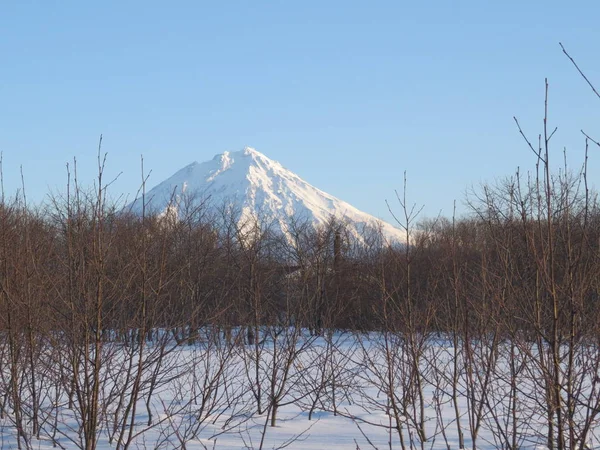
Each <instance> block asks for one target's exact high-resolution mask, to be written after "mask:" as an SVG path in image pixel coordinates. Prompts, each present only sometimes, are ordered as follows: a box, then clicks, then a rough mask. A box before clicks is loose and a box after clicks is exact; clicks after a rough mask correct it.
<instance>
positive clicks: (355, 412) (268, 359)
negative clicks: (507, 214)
mask: <svg viewBox="0 0 600 450" xmlns="http://www.w3.org/2000/svg"><path fill="white" fill-rule="evenodd" d="M165 348H166V347H165ZM420 348H421V350H422V353H421V356H420V359H419V376H418V377H416V376H415V372H414V371H413V370H412V369H413V368H414V367H415V366H414V364H413V363H412V360H411V359H410V358H409V357H408V356H407V355H409V352H408V351H409V350H410V347H409V346H408V344H407V341H406V340H403V339H397V338H396V337H393V338H392V337H388V339H385V337H384V336H382V335H376V334H372V335H360V336H355V335H352V334H347V335H345V334H336V335H334V336H331V337H330V339H329V340H327V339H325V338H323V337H318V338H315V337H311V336H310V335H309V333H307V332H306V331H302V332H301V333H296V332H295V331H293V330H288V329H286V330H280V334H278V335H277V337H276V338H273V339H271V340H269V339H268V338H267V339H264V341H261V343H260V345H258V346H253V345H250V346H248V345H225V344H224V343H223V342H211V341H208V340H207V341H204V342H197V343H195V344H194V345H186V346H182V347H180V348H175V349H172V348H169V352H162V353H161V352H160V351H159V348H158V347H154V346H152V345H150V344H148V346H147V347H146V349H145V352H144V353H143V354H142V361H143V362H146V363H147V364H146V365H145V366H143V371H142V372H140V373H141V374H142V376H143V381H142V383H141V384H140V390H139V396H138V398H139V400H138V401H137V402H136V403H135V408H136V409H135V412H133V411H131V410H130V411H129V412H127V410H126V404H127V401H126V400H127V398H129V396H130V395H131V392H132V388H131V386H132V384H131V383H132V380H133V379H134V377H132V376H131V375H132V374H135V373H136V372H135V370H134V369H135V367H137V361H139V353H136V352H135V351H133V353H131V354H132V355H133V356H132V357H129V356H128V351H132V350H127V349H124V348H123V347H121V346H117V345H116V344H114V345H108V344H107V345H105V349H104V350H103V351H104V352H105V353H104V356H106V358H105V360H104V361H105V362H104V367H103V371H102V376H101V399H100V403H101V404H102V408H101V414H100V420H99V423H98V436H99V445H98V449H99V450H102V449H109V448H110V449H112V448H127V447H126V446H125V445H124V444H125V442H126V441H127V440H129V441H130V445H129V447H128V448H132V449H133V448H135V449H138V448H140V449H159V448H160V449H173V448H182V449H205V448H208V449H213V448H214V449H244V448H248V449H258V448H264V449H276V448H290V449H324V448H327V449H330V450H334V449H370V448H378V449H384V448H402V442H401V440H400V436H402V439H403V444H404V446H405V447H406V448H433V449H435V448H453V449H456V448H459V437H458V435H459V428H460V429H461V430H462V432H463V434H464V440H465V446H466V447H467V448H472V440H471V436H472V433H473V431H474V430H476V431H477V433H478V434H477V441H476V446H477V448H479V449H494V448H508V445H507V442H514V443H516V444H517V448H523V449H525V448H545V447H544V446H543V443H544V438H545V430H546V423H545V422H544V415H543V407H541V406H540V405H543V402H542V401H541V395H542V394H541V393H540V386H541V384H540V382H539V380H540V374H539V373H538V372H536V371H537V369H536V368H535V367H533V363H532V361H533V360H532V361H529V362H530V364H527V363H528V358H533V356H534V352H533V351H532V350H531V349H530V350H529V351H528V352H526V351H523V349H522V348H521V349H520V351H519V352H518V353H517V352H516V350H515V349H514V348H512V349H511V351H512V352H513V353H512V355H513V359H512V369H511V360H510V359H509V358H508V357H509V355H510V353H509V349H508V348H507V347H506V346H499V347H498V350H497V351H496V352H495V353H494V354H492V353H487V351H486V346H485V345H481V346H480V347H474V349H475V350H477V351H478V352H477V353H476V356H477V357H478V358H479V360H478V361H480V363H481V364H480V365H479V366H475V367H476V369H477V370H475V371H472V370H470V369H469V368H470V367H471V368H472V367H473V366H468V365H466V364H465V360H464V355H463V353H462V352H461V351H456V352H455V349H454V347H453V346H452V345H451V343H450V341H448V340H444V339H438V340H434V339H433V338H430V339H428V340H426V341H424V344H423V345H422V347H420ZM515 355H517V356H516V357H515ZM488 356H490V358H488ZM491 356H493V357H491ZM455 357H456V358H455ZM53 358H57V356H56V355H54V356H53ZM58 358H59V359H58V360H56V359H52V360H50V359H49V360H48V367H50V365H51V364H54V365H56V364H57V363H60V361H61V360H60V357H58ZM131 361H134V364H132V365H131V364H129V363H130V362H131ZM455 362H456V363H457V364H455ZM488 363H489V364H493V367H491V370H489V371H487V370H486V367H487V366H486V364H488ZM515 363H521V365H520V366H518V367H517V366H515ZM582 364H585V363H582ZM5 367H6V366H5ZM48 367H46V369H47V368H48ZM132 368H133V369H132ZM55 373H56V371H49V370H42V369H41V368H40V376H39V377H37V383H39V386H38V388H39V389H38V392H40V393H41V397H42V398H41V407H40V414H39V417H38V422H39V423H40V427H41V430H40V433H39V434H40V437H39V439H38V438H36V437H35V436H31V433H32V418H31V414H29V416H28V413H27V411H29V410H30V408H29V409H28V407H27V405H25V406H23V408H22V409H23V411H24V414H25V416H26V417H24V419H23V422H24V427H25V435H26V438H21V439H17V429H16V427H15V416H14V411H11V410H10V408H8V409H7V414H6V415H5V416H4V418H2V419H0V447H1V448H2V449H17V448H19V444H20V445H21V447H20V448H32V449H51V448H66V449H70V448H83V443H82V439H83V437H82V436H83V433H82V427H83V425H82V421H81V417H82V413H81V408H80V407H79V406H78V402H77V399H75V401H74V403H73V404H71V405H69V402H68V395H67V393H66V392H67V391H66V389H65V387H64V386H62V387H61V385H60V383H58V382H56V381H53V380H56V379H57V378H56V377H55V376H54V375H53V374H55ZM511 374H512V378H511ZM586 376H587V375H586ZM596 376H597V375H596ZM26 378H27V377H25V376H24V377H23V379H22V380H21V382H22V386H23V388H22V392H23V401H24V403H25V404H27V402H29V401H30V399H29V397H28V396H27V393H28V392H30V391H31V389H29V388H28V387H27V379H26ZM455 379H456V384H455V383H454V381H455ZM511 379H512V380H513V381H516V388H517V389H516V390H514V388H515V383H513V384H511V383H510V380H511ZM8 380H10V377H9V376H8V374H7V373H6V371H4V374H3V378H2V383H7V382H8ZM151 381H154V383H151ZM594 383H595V382H594ZM594 383H591V382H589V380H588V381H586V378H585V377H583V378H582V382H581V392H582V394H581V401H579V400H578V401H579V403H580V404H579V406H578V408H577V410H576V411H574V419H575V420H577V421H579V422H581V424H582V427H583V424H584V422H585V419H586V414H588V415H589V414H590V411H591V410H593V407H588V406H586V405H584V404H583V403H584V401H585V402H587V403H588V404H590V405H593V404H594V401H595V399H597V397H598V393H597V392H596V390H595V384H594ZM419 384H420V386H421V389H417V386H419ZM2 386H4V387H5V386H6V384H3V385H2ZM454 386H455V388H454ZM511 387H512V388H513V390H512V391H511ZM1 393H2V392H1V391H0V394H1ZM390 393H392V394H393V395H391V394H390ZM420 393H422V397H421V396H420ZM388 394H390V395H388ZM454 397H456V403H455V402H453V398H454ZM272 398H277V403H278V404H279V408H278V411H277V420H276V422H275V426H271V425H272V424H271V411H272V402H270V400H271V399H272ZM259 401H260V408H261V411H260V412H259V411H258V409H259ZM394 402H395V403H396V405H395V406H396V408H397V409H396V411H400V414H397V415H395V414H394V408H393V407H394ZM9 403H10V401H9ZM421 405H422V406H423V409H421ZM457 413H458V418H459V419H458V420H457ZM150 415H151V416H152V417H150ZM132 416H133V417H134V420H133V423H132V422H131V420H129V419H128V418H131V417H132ZM396 419H398V422H396ZM478 421H479V422H478ZM397 423H398V424H399V425H400V429H401V432H402V434H401V435H400V433H399V431H398V428H397V427H396V424H397ZM585 423H590V424H592V429H591V431H590V433H589V435H588V436H587V443H588V448H598V446H599V445H600V441H599V440H598V438H597V433H598V432H600V429H599V428H598V423H597V420H595V419H594V420H588V421H587V422H585ZM420 425H422V428H421V427H420ZM459 425H460V426H459ZM421 430H422V431H423V432H424V435H420V434H419V433H420V431H421ZM511 432H516V434H515V436H514V439H513V436H512V435H511ZM423 438H424V439H423Z"/></svg>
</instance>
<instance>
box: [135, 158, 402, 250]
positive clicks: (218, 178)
mask: <svg viewBox="0 0 600 450" xmlns="http://www.w3.org/2000/svg"><path fill="white" fill-rule="evenodd" d="M188 198H192V199H193V198H196V200H197V201H202V200H205V199H208V201H209V204H210V205H211V206H212V207H215V208H219V207H222V206H223V205H227V204H234V205H235V207H236V208H238V209H239V213H240V217H241V220H244V219H245V218H249V217H253V218H260V220H263V221H264V220H267V221H269V222H270V225H272V226H275V227H276V228H277V229H279V230H280V231H282V232H283V233H286V231H287V230H288V227H289V224H290V219H291V218H292V217H293V218H294V219H295V220H298V221H309V222H311V223H312V224H313V225H319V224H325V223H327V222H328V221H329V220H330V219H331V217H332V216H333V217H335V218H337V219H339V220H343V221H344V222H345V223H347V224H348V225H349V228H350V229H351V231H352V232H353V234H355V235H356V236H358V235H359V234H360V232H361V231H362V230H363V229H364V227H381V230H382V234H383V236H384V237H385V238H386V239H387V240H388V241H391V242H396V243H397V242H403V241H404V238H403V233H402V232H401V231H400V230H399V229H397V228H395V227H393V226H392V225H390V224H388V223H385V222H382V221H380V220H378V219H377V218H375V217H373V216H371V215H369V214H367V213H364V212H362V211H359V210H358V209H356V208H355V207H353V206H352V205H350V204H349V203H346V202H344V201H342V200H339V199H337V198H335V197H333V196H332V195H329V194H327V193H326V192H323V191H321V190H320V189H317V188H316V187H314V186H312V185H310V184H309V183H307V182H306V181H304V180H302V179H301V178H300V177H299V176H298V175H296V174H294V173H293V172H291V171H289V170H287V169H286V168H284V167H283V166H282V165H281V164H279V163H278V162H276V161H273V160H271V159H269V158H267V157H266V156H265V155H263V154H262V153H260V152H258V151H256V150H255V149H253V148H250V147H246V148H244V149H243V150H241V151H238V152H224V153H222V154H220V155H216V156H215V157H214V158H213V159H212V160H210V161H207V162H204V163H197V162H194V163H192V164H190V165H188V166H186V167H184V168H183V169H181V170H179V171H178V172H176V173H175V174H174V175H173V176H172V177H170V178H168V179H167V180H165V181H163V182H162V183H160V184H159V185H157V186H156V187H154V188H153V189H151V190H150V191H149V192H148V193H147V194H146V209H147V211H149V212H154V213H163V214H164V213H165V212H166V213H171V212H174V211H177V210H181V209H183V208H184V203H186V202H187V200H186V199H188ZM141 205H142V202H141V200H140V199H137V200H136V201H135V202H134V203H133V204H132V205H131V208H132V211H133V212H134V213H137V214H140V213H141Z"/></svg>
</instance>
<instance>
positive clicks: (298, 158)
mask: <svg viewBox="0 0 600 450" xmlns="http://www.w3.org/2000/svg"><path fill="white" fill-rule="evenodd" d="M599 17H600V2H597V1H587V2H566V1H544V2H538V1H521V0H520V1H485V0H477V1H475V0H473V1H441V0H440V1H430V2H403V1H373V2H366V1H349V0H344V1H310V0H303V1H264V2H250V1H223V2H204V1H177V2H164V1H161V2H158V1H150V0H146V1H143V2H141V1H140V2H137V1H112V0H106V1H103V2H86V1H46V0H44V1H27V0H6V1H2V2H1V3H0V151H2V152H3V155H4V177H5V188H6V190H7V191H9V192H12V191H14V190H15V189H17V188H18V187H19V185H20V176H19V167H20V165H23V168H24V173H25V180H26V188H27V192H28V196H29V198H30V199H31V200H35V201H41V200H43V199H44V197H45V196H46V195H47V193H48V192H49V190H51V191H54V192H57V191H60V190H61V189H63V187H64V185H65V184H66V174H65V164H66V163H67V162H68V161H69V160H71V159H72V158H73V157H76V158H77V160H78V162H79V177H80V179H81V180H84V181H86V182H91V181H92V180H93V176H94V167H95V166H94V164H95V157H96V147H97V141H98V137H99V135H100V134H101V133H102V134H103V135H104V147H103V148H104V150H105V151H106V152H108V175H109V176H111V175H116V174H117V173H119V172H121V171H122V172H123V174H122V175H121V176H120V178H119V179H118V180H117V182H116V183H115V184H114V185H113V189H112V193H113V196H115V197H116V196H117V195H118V194H120V193H124V194H125V195H127V194H129V196H130V197H129V198H131V196H132V195H134V194H135V192H136V190H137V187H138V185H139V180H140V171H139V165H140V163H139V159H140V155H141V154H143V155H144V158H145V165H146V168H147V169H152V175H151V179H150V184H151V185H154V184H156V183H158V182H160V181H162V180H163V179H165V178H167V177H168V176H170V175H171V174H172V173H173V172H175V171H176V170H178V169H179V168H181V167H183V166H185V165H186V164H188V163H190V162H192V161H195V160H196V161H200V162H201V161H204V160H208V159H210V158H211V157H212V156H213V155H214V154H216V153H221V152H223V151H225V150H239V149H241V148H242V147H244V146H252V147H255V148H257V149H258V150H259V151H261V152H263V153H265V154H266V155H267V156H269V157H270V158H272V159H275V160H278V161H280V162H281V163H282V164H283V165H284V166H285V167H287V168H289V169H291V170H292V171H294V172H296V173H298V174H299V175H300V176H301V177H303V178H305V179H306V180H307V181H309V182H310V183H312V184H314V185H315V186H317V187H319V188H321V189H323V190H325V191H327V192H329V193H331V194H333V195H336V196H338V197H340V198H342V199H344V200H346V201H348V202H350V203H352V204H354V205H355V206H356V207H358V208H360V209H362V210H365V211H366V212H369V213H371V214H374V215H377V216H380V217H382V218H384V219H389V217H390V216H389V214H388V213H387V208H386V206H385V199H391V198H393V196H394V190H395V189H401V188H402V173H403V172H404V171H405V170H406V171H407V173H408V178H409V198H410V199H412V200H413V201H414V202H416V203H418V204H424V205H425V210H424V213H425V214H426V215H427V216H435V215H436V214H437V213H438V211H440V210H442V211H443V214H444V215H450V214H451V213H452V204H453V201H454V200H457V201H458V206H459V210H460V211H465V207H463V206H461V205H462V203H461V202H462V201H463V199H464V192H465V190H467V189H468V188H469V187H470V186H473V185H475V186H477V185H478V184H479V183H481V182H483V181H493V180H494V179H495V178H498V177H503V176H505V175H510V174H511V173H513V172H514V170H515V169H516V167H517V166H520V167H522V168H525V167H531V166H532V164H533V162H534V160H533V158H532V155H531V154H530V153H528V151H527V149H526V147H525V146H524V144H523V142H522V140H521V139H520V137H519V135H518V133H517V130H516V128H515V125H514V122H513V119H512V116H513V115H516V116H518V117H519V118H520V120H521V122H522V125H523V127H524V128H525V130H526V131H527V132H529V133H530V134H531V136H532V137H533V138H534V139H535V136H536V135H537V133H538V132H539V131H540V130H541V128H540V127H541V124H542V116H543V84H544V77H548V78H549V80H550V89H551V91H550V95H551V121H552V122H551V123H552V124H555V125H558V126H559V131H558V134H557V137H556V141H555V144H556V147H555V150H556V157H555V159H558V158H560V157H561V156H560V153H561V149H562V147H563V146H566V147H567V149H568V152H569V154H570V157H571V159H572V161H573V165H575V163H576V162H577V163H579V161H580V160H581V155H582V152H583V139H582V138H581V136H580V133H579V130H580V129H581V128H584V129H585V130H586V131H588V132H589V133H590V134H592V135H593V136H595V137H596V138H599V139H600V100H599V99H597V98H595V97H594V96H593V94H592V92H591V90H590V89H589V88H588V86H586V85H585V83H584V82H583V80H582V79H581V78H580V77H579V75H578V74H577V73H576V71H575V69H574V68H573V67H572V66H571V64H570V62H569V61H568V60H567V59H566V58H565V57H564V55H563V54H562V53H561V50H560V47H559V45H558V42H559V41H562V42H563V43H564V44H565V46H566V47H567V48H568V50H569V51H570V52H571V54H572V55H573V56H574V57H575V58H576V59H577V61H578V63H579V64H580V66H581V67H582V68H583V69H584V70H585V71H586V73H587V75H588V76H589V77H590V78H591V79H592V80H595V81H596V83H597V85H598V86H599V87H600V60H599V59H598V48H599V44H600V25H599V23H598V19H599ZM590 165H591V167H590V173H591V177H590V178H591V181H592V182H597V181H598V179H599V177H600V149H594V152H593V154H592V155H591V161H590Z"/></svg>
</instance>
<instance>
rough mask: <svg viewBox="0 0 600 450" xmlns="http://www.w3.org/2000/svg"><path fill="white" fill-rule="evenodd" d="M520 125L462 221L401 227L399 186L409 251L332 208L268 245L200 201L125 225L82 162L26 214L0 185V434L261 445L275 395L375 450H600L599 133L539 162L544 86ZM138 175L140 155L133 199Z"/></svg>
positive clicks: (229, 210) (262, 233) (544, 139)
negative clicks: (354, 431) (511, 147)
mask: <svg viewBox="0 0 600 450" xmlns="http://www.w3.org/2000/svg"><path fill="white" fill-rule="evenodd" d="M586 81H587V79H586ZM588 83H589V81H588ZM516 123H517V127H518V131H519V132H520V133H521V135H522V136H523V138H524V142H525V145H526V147H527V148H528V149H529V150H530V151H531V152H532V155H533V160H532V162H533V163H532V169H531V170H530V171H527V172H522V171H518V172H517V173H516V174H515V175H513V176H511V177H508V178H506V179H505V180H504V181H501V182H498V183H496V184H494V185H485V186H483V187H482V188H481V189H479V190H477V191H476V192H474V194H473V195H472V196H471V197H470V199H469V202H470V205H471V208H472V214H471V215H470V216H468V217H465V218H457V217H452V218H451V219H447V218H441V217H440V218H437V219H436V220H429V221H423V222H421V223H417V220H418V212H419V211H418V208H416V207H413V206H411V205H410V204H409V203H408V201H407V198H406V179H405V184H404V187H405V190H404V192H403V194H401V195H398V198H397V200H398V204H397V205H393V204H392V205H390V208H391V210H392V211H393V213H394V215H395V217H396V219H397V221H398V225H399V227H401V228H402V229H403V230H404V232H405V237H406V243H407V244H405V245H399V244H394V245H388V244H387V243H385V241H384V240H383V238H382V236H381V235H380V234H379V233H378V232H377V230H376V229H371V230H365V232H364V233H363V234H362V235H361V236H356V235H354V234H352V233H351V232H350V230H349V229H348V227H346V226H345V224H344V223H343V221H339V220H335V219H331V221H330V223H328V224H327V225H326V226H322V227H317V228H315V227H313V226H312V225H310V224H308V223H305V222H303V221H302V220H301V219H300V218H294V219H293V220H292V222H291V223H290V224H289V225H288V231H289V234H288V236H281V235H280V234H277V233H275V232H274V231H273V230H272V228H271V227H270V226H269V223H268V221H265V220H259V218H256V220H246V221H244V222H240V221H239V214H238V213H236V211H235V210H234V208H233V207H232V206H231V205H217V206H220V207H218V208H215V207H214V206H215V205H210V201H209V199H203V200H202V201H199V200H198V199H196V201H194V199H193V198H189V199H187V200H188V201H185V202H182V201H180V202H179V210H178V217H175V216H174V215H173V214H162V215H160V214H158V215H157V214H152V213H150V212H147V211H146V210H145V208H144V207H142V214H141V215H132V214H129V213H128V211H127V210H125V209H124V208H123V207H122V206H119V205H115V204H112V203H110V202H109V201H107V199H108V198H110V197H109V193H108V191H109V187H110V182H108V183H107V182H106V180H105V179H104V164H105V161H104V159H102V157H101V153H100V152H99V158H98V176H97V179H96V180H95V182H94V183H93V186H94V188H93V189H90V190H88V189H86V188H84V187H82V185H81V183H80V181H79V180H78V178H77V173H76V168H75V167H71V168H68V170H67V186H66V190H65V193H64V195H63V196H60V197H58V196H57V197H54V198H52V200H51V201H50V202H48V203H47V204H46V205H44V206H42V207H38V208H35V209H34V208H31V207H29V205H28V204H27V197H26V195H25V192H26V191H25V186H23V189H21V190H20V191H19V192H18V193H17V194H15V195H12V196H9V195H7V194H6V193H5V192H4V190H3V189H2V198H1V199H0V421H1V422H0V423H1V424H2V427H6V426H7V425H6V424H8V427H9V428H10V430H12V431H10V432H11V433H14V434H15V436H16V442H17V445H18V448H19V449H21V448H23V449H27V448H32V447H33V445H34V444H33V442H34V441H35V440H39V439H46V440H49V441H50V442H52V443H53V444H54V445H55V446H57V447H62V448H67V447H75V448H81V449H86V450H94V449H96V448H97V446H98V443H99V441H101V440H102V441H106V442H108V443H109V444H110V445H113V446H114V447H115V448H118V449H128V448H132V447H133V446H136V447H139V446H140V445H142V444H140V442H144V440H143V439H144V436H145V433H147V432H148V431H149V430H153V431H154V432H155V435H156V436H158V441H157V442H155V443H152V444H149V445H150V447H151V448H163V447H169V446H173V445H175V446H177V447H180V448H186V446H187V444H188V443H189V442H190V441H192V440H195V439H198V437H199V436H200V434H201V433H206V434H207V436H206V437H208V438H210V439H218V437H219V435H220V434H223V433H229V432H235V433H239V434H240V436H241V438H242V439H243V440H244V441H245V442H246V443H247V446H249V447H257V448H263V446H264V444H265V437H266V436H267V435H268V432H269V428H270V427H274V426H276V425H277V423H278V420H279V416H278V412H279V411H280V409H281V408H282V407H286V406H290V405H293V406H294V407H296V408H297V409H298V410H299V411H303V412H306V413H307V419H308V421H309V422H310V421H312V420H313V418H314V416H315V413H317V412H326V413H331V414H334V415H340V416H342V417H346V418H350V419H352V420H353V421H354V423H355V424H356V426H357V427H359V429H360V430H361V432H362V433H363V436H364V437H365V438H366V440H367V442H369V433H370V431H369V430H370V429H372V428H370V427H377V428H380V429H381V428H383V429H384V430H386V432H387V433H389V445H390V448H391V447H393V446H394V445H398V446H400V447H401V448H403V449H405V448H411V449H412V448H420V449H424V448H426V447H427V448H431V447H439V446H444V447H446V448H448V449H450V448H452V447H454V446H458V447H459V448H466V447H467V446H470V447H472V448H473V449H475V448H477V446H478V445H480V444H481V443H483V444H488V445H492V446H494V447H496V448H504V449H518V448H521V447H523V446H525V445H528V444H543V445H545V446H546V447H547V448H549V449H557V450H563V449H584V448H590V447H591V446H593V445H600V444H599V442H600V441H599V439H600V436H599V435H598V433H599V432H600V417H599V414H600V354H599V352H598V350H597V349H598V346H599V345H600V328H599V325H598V324H599V323H600V301H599V300H600V208H599V204H598V199H597V195H596V193H595V192H594V191H593V190H592V189H591V188H590V186H589V182H588V173H587V160H588V147H589V146H590V145H593V146H600V145H599V144H598V143H597V142H596V141H594V140H593V139H592V138H590V137H589V136H588V135H587V134H585V133H584V139H583V140H584V150H583V151H582V158H581V160H582V162H581V165H580V166H579V167H575V168H571V167H570V166H569V165H568V164H567V158H566V155H560V156H558V157H557V155H556V154H554V153H553V152H552V150H551V143H552V139H553V136H554V131H555V130H553V129H552V128H550V127H549V116H548V84H547V83H546V91H545V108H544V121H543V127H542V132H541V133H540V134H539V138H538V140H537V143H535V142H536V141H535V140H534V139H533V140H532V139H530V138H529V137H528V135H527V134H526V133H525V132H524V131H523V130H522V128H521V125H520V124H519V122H518V121H517V122H516ZM555 160H558V161H559V163H558V164H556V163H555ZM145 183H146V178H145V175H144V174H143V167H142V181H141V186H142V187H141V190H140V192H141V195H140V201H141V204H142V205H145V204H146V202H147V199H146V194H145V190H146V189H145ZM183 206H185V207H183ZM263 219H264V218H263ZM357 405H359V406H360V410H361V411H364V412H366V415H361V414H358V413H357V412H356V406H357ZM353 408H354V409H353ZM371 415H373V416H372V417H371ZM382 416H383V417H385V418H386V420H384V421H382V420H380V417H382ZM219 418H223V422H224V424H223V425H222V427H221V428H220V431H215V429H214V427H212V425H214V424H215V423H216V421H218V420H219ZM255 419H256V420H258V421H259V424H260V436H261V439H260V441H259V442H251V441H250V436H251V433H246V432H245V431H244V430H248V423H249V421H251V420H253V421H254V423H256V421H255ZM309 426H310V425H307V427H309ZM0 434H2V435H4V434H3V430H0ZM140 439H141V441H140ZM289 444H290V442H286V443H283V444H282V445H283V446H285V445H289Z"/></svg>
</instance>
